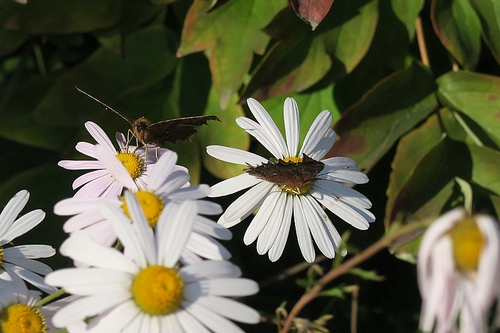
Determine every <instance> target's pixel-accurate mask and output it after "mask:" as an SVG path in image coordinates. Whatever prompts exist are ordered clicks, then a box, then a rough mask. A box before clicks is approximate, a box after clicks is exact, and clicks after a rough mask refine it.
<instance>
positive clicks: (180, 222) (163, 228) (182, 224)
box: [156, 200, 197, 267]
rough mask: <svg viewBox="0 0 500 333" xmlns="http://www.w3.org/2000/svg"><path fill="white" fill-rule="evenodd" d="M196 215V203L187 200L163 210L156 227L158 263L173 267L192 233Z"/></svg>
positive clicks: (169, 205)
mask: <svg viewBox="0 0 500 333" xmlns="http://www.w3.org/2000/svg"><path fill="white" fill-rule="evenodd" d="M196 214H197V209H196V203H195V202H193V201H191V200H188V201H184V202H182V203H181V204H176V203H169V204H167V206H166V207H165V208H164V209H163V211H162V213H161V215H160V217H159V219H158V223H157V225H156V228H157V229H156V239H157V240H156V242H157V244H158V245H157V246H160V244H161V247H160V248H159V249H158V251H159V253H158V256H159V257H158V263H161V264H163V265H164V266H166V267H173V266H174V265H175V264H176V263H177V261H178V260H179V256H180V255H181V253H182V250H183V249H184V246H185V244H186V242H187V240H188V238H189V235H190V234H191V232H192V228H193V223H194V220H195V217H196Z"/></svg>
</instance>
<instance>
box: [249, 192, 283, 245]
mask: <svg viewBox="0 0 500 333" xmlns="http://www.w3.org/2000/svg"><path fill="white" fill-rule="evenodd" d="M249 192H250V191H249ZM247 193H248V192H247ZM280 193H281V191H279V192H278V191H273V192H271V193H269V195H268V196H267V197H266V199H265V200H264V202H263V203H262V206H261V207H260V209H259V211H258V212H257V214H256V215H255V217H254V218H253V220H252V222H250V225H249V226H248V228H247V231H246V232H245V235H244V237H243V242H244V243H245V245H249V244H252V243H253V242H254V241H255V240H256V239H257V237H259V235H260V234H261V233H262V231H263V230H264V228H265V227H266V225H267V224H268V223H274V221H272V220H270V218H271V215H272V214H273V212H274V210H275V207H276V205H277V203H278V199H279V198H280Z"/></svg>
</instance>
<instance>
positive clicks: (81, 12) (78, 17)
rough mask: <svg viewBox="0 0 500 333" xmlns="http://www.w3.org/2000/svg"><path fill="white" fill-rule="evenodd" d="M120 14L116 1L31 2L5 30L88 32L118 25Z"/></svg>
mask: <svg viewBox="0 0 500 333" xmlns="http://www.w3.org/2000/svg"><path fill="white" fill-rule="evenodd" d="M121 10H122V4H121V1H115V0H72V1H66V0H31V1H28V4H27V5H26V6H25V7H24V8H23V9H22V10H21V11H20V12H19V13H17V14H16V15H14V16H13V17H11V19H10V20H8V21H7V22H6V23H5V27H6V28H8V29H14V30H20V31H22V32H25V33H30V34H41V33H57V34H61V33H75V32H87V31H93V30H97V29H103V28H107V27H110V26H112V25H114V24H116V23H118V21H119V20H120V16H121Z"/></svg>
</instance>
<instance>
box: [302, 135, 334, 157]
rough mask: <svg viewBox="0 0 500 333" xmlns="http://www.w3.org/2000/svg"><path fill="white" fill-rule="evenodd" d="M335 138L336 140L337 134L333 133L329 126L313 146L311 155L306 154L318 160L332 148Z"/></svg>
mask: <svg viewBox="0 0 500 333" xmlns="http://www.w3.org/2000/svg"><path fill="white" fill-rule="evenodd" d="M336 140H337V134H336V133H335V131H334V130H332V129H331V128H329V129H328V131H327V132H326V134H325V136H324V137H323V138H322V139H321V140H319V142H318V144H317V145H316V147H314V150H313V152H312V153H311V155H308V156H309V157H310V158H312V159H314V160H317V161H319V160H320V159H322V158H323V157H324V156H325V155H326V154H327V153H328V152H329V151H330V149H332V147H333V145H334V144H335V141H336ZM322 162H323V161H322Z"/></svg>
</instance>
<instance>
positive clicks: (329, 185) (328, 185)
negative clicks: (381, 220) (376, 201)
mask: <svg viewBox="0 0 500 333" xmlns="http://www.w3.org/2000/svg"><path fill="white" fill-rule="evenodd" d="M313 187H314V189H315V190H319V189H322V190H323V191H321V192H323V193H325V192H326V193H330V195H331V196H332V197H337V198H338V199H339V198H340V199H341V200H342V201H345V202H348V203H350V204H351V205H353V206H356V207H360V208H366V209H368V208H371V207H372V203H371V202H370V200H369V199H368V198H367V197H365V196H364V195H363V194H361V193H359V192H358V191H356V190H353V189H352V188H350V187H347V186H345V185H342V184H339V183H336V182H334V181H324V180H319V181H317V182H316V183H315V184H314V185H313Z"/></svg>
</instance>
